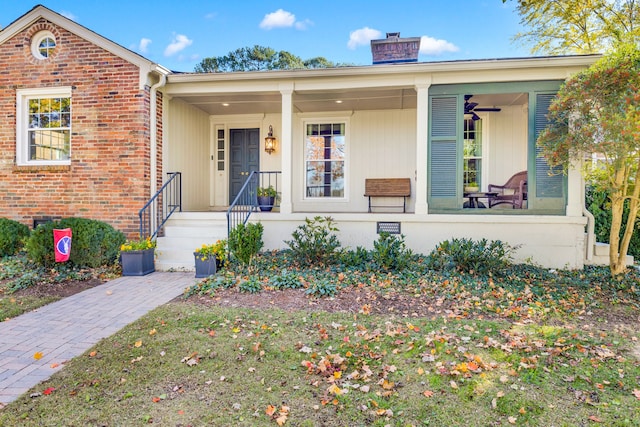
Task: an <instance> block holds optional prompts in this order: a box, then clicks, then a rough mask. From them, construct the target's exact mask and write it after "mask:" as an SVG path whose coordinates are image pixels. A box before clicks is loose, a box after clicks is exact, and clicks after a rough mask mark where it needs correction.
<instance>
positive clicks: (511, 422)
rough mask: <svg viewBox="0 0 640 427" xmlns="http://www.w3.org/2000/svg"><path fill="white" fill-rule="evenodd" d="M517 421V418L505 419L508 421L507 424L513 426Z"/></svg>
mask: <svg viewBox="0 0 640 427" xmlns="http://www.w3.org/2000/svg"><path fill="white" fill-rule="evenodd" d="M517 419H518V417H509V418H507V421H509V424H515V423H516V420H517Z"/></svg>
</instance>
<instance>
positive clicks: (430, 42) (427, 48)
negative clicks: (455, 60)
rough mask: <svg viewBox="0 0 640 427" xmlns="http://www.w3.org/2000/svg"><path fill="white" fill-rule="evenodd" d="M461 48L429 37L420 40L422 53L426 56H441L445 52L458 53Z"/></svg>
mask: <svg viewBox="0 0 640 427" xmlns="http://www.w3.org/2000/svg"><path fill="white" fill-rule="evenodd" d="M459 50H460V48H458V46H456V45H454V44H453V43H450V42H448V41H446V40H442V39H434V38H433V37H429V36H422V37H421V38H420V53H422V54H424V55H440V54H442V53H445V52H457V51H459Z"/></svg>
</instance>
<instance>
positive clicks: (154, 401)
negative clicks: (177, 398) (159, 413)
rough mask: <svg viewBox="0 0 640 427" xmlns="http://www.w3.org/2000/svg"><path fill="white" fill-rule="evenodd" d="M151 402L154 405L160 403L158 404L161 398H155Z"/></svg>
mask: <svg viewBox="0 0 640 427" xmlns="http://www.w3.org/2000/svg"><path fill="white" fill-rule="evenodd" d="M151 401H152V402H153V403H158V402H160V398H159V397H157V396H154V397H153V398H152V399H151Z"/></svg>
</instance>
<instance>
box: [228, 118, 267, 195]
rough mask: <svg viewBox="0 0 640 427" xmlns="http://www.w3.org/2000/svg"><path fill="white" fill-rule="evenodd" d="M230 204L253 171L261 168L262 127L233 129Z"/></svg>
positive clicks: (230, 160) (231, 138) (231, 139)
mask: <svg viewBox="0 0 640 427" xmlns="http://www.w3.org/2000/svg"><path fill="white" fill-rule="evenodd" d="M229 134H230V143H229V145H230V150H229V151H230V154H231V155H230V157H229V163H230V170H229V175H230V176H229V204H231V203H232V202H233V200H234V199H235V198H236V196H237V195H238V193H239V192H240V189H242V186H243V185H244V183H245V181H246V180H247V178H248V177H249V174H250V173H251V172H253V171H258V170H260V129H231V130H230V131H229Z"/></svg>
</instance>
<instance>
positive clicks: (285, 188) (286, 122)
mask: <svg viewBox="0 0 640 427" xmlns="http://www.w3.org/2000/svg"><path fill="white" fill-rule="evenodd" d="M280 94H281V95H282V126H281V128H282V135H281V136H280V147H281V150H282V166H281V168H282V194H281V195H280V212H281V213H285V214H289V213H291V212H292V211H293V205H292V203H291V194H292V192H293V187H292V182H293V181H292V180H291V176H292V168H293V153H292V150H293V143H292V141H293V138H292V132H293V129H292V118H293V96H292V95H293V83H287V84H282V85H280Z"/></svg>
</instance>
